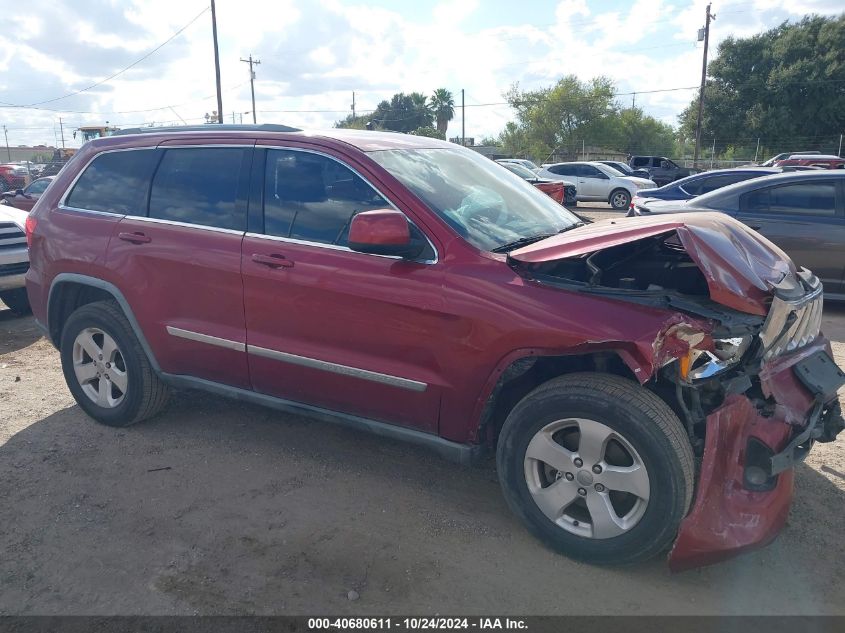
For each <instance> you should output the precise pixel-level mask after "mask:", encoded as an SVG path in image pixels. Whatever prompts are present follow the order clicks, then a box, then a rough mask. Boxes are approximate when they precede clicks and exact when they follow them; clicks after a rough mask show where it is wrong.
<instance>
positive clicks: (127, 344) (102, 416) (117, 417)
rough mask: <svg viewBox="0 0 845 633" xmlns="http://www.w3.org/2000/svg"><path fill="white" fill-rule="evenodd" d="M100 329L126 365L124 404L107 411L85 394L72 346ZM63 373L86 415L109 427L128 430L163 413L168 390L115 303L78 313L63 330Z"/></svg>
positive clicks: (99, 303)
mask: <svg viewBox="0 0 845 633" xmlns="http://www.w3.org/2000/svg"><path fill="white" fill-rule="evenodd" d="M86 328H97V329H99V330H101V331H102V332H104V333H106V334H108V335H109V336H111V337H112V339H114V341H115V342H116V343H117V346H118V348H119V350H120V354H121V356H122V359H123V364H124V365H125V371H126V375H127V385H128V386H127V390H126V393H125V396H124V397H123V400H122V402H120V404H118V405H117V406H114V407H111V408H107V407H102V406H100V405H98V404H97V403H96V402H94V401H93V400H92V399H91V398H89V397H88V396H87V395H86V394H85V392H84V391H83V388H82V385H81V384H80V382H79V380H78V379H77V377H76V373H75V372H74V368H73V345H74V341H75V340H76V338H77V336H78V335H79V333H80V332H82V331H83V330H85V329H86ZM59 349H60V354H61V359H62V372H63V373H64V376H65V381H66V382H67V385H68V388H69V389H70V392H71V394H73V397H74V398H75V399H76V402H77V403H78V404H79V406H80V407H81V408H82V410H83V411H85V413H87V414H88V415H90V416H91V417H92V418H94V419H95V420H96V421H97V422H101V423H102V424H106V425H108V426H118V427H123V426H129V425H130V424H135V423H136V422H140V421H142V420H145V419H147V418H150V417H152V416H154V415H155V414H157V413H158V412H159V411H161V409H162V408H164V406H165V405H166V404H167V399H168V395H169V389H168V388H167V385H165V384H164V383H163V382H162V381H161V379H160V378H159V377H158V375H156V373H155V371H154V370H153V368H152V365H151V364H150V361H149V359H148V358H147V355H146V353H145V352H144V350H143V348H142V347H141V344H140V342H139V341H138V338H137V337H136V336H135V333H134V332H133V330H132V326H131V325H130V324H129V321H128V320H127V319H126V316H125V315H124V314H123V311H122V310H121V309H120V308H119V307H118V305H117V304H116V303H114V302H113V301H97V302H96V303H89V304H86V305H84V306H82V307H81V308H79V309H77V310H76V311H75V312H74V313H73V314H71V315H70V317H69V318H68V320H67V322H66V323H65V325H64V328H63V330H62V337H61V344H60V346H59Z"/></svg>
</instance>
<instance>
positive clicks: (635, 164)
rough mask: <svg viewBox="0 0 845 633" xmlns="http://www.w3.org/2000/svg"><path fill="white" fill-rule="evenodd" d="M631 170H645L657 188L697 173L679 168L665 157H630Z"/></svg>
mask: <svg viewBox="0 0 845 633" xmlns="http://www.w3.org/2000/svg"><path fill="white" fill-rule="evenodd" d="M628 165H630V167H631V169H645V170H646V171H648V173H649V177H650V178H651V179H652V180H653V181H654V182H655V183H656V184H657V186H658V187H662V186H663V185H667V184H669V183H670V182H675V181H676V180H680V179H681V178H686V177H687V176H692V175H693V174H697V173H699V171H698V170H697V169H691V168H689V167H680V166H678V165H677V164H676V163H675V162H674V161H672V160H669V159H668V158H666V157H665V156H631V158H630V159H629V160H628Z"/></svg>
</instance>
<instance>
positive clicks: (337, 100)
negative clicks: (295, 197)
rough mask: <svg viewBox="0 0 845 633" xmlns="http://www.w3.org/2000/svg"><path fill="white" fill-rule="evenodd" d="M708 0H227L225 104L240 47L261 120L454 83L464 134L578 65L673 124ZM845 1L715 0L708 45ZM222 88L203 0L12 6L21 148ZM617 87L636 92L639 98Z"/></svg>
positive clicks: (5, 67)
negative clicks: (509, 101)
mask: <svg viewBox="0 0 845 633" xmlns="http://www.w3.org/2000/svg"><path fill="white" fill-rule="evenodd" d="M705 6H706V1H702V0H636V1H634V0H628V1H624V0H523V1H522V2H517V1H515V0H401V1H400V0H394V1H391V0H369V1H359V0H217V19H218V34H219V40H220V63H221V75H222V84H223V110H224V113H225V118H226V121H227V122H231V121H232V113H233V112H234V113H236V114H235V117H236V119H237V120H240V116H241V115H243V120H244V122H247V121H251V116H252V115H251V114H244V113H246V112H249V111H250V110H251V104H250V95H249V81H248V80H249V74H248V68H247V64H244V63H241V62H240V61H239V59H240V58H241V57H246V56H247V55H249V54H250V53H252V54H253V55H254V56H255V57H256V58H258V59H260V60H261V65H260V66H257V67H256V73H257V80H256V84H255V91H256V109H257V111H258V112H257V116H258V121H259V122H260V123H261V122H264V123H271V122H278V123H286V124H290V125H295V126H298V127H309V128H320V127H328V126H331V125H332V123H333V122H334V121H336V120H338V119H341V118H343V117H344V116H345V115H346V114H348V113H349V111H350V105H351V103H352V92H353V91H354V92H355V94H356V106H357V110H358V112H359V113H360V112H366V111H367V110H371V109H373V108H375V106H376V104H377V103H378V102H379V101H380V100H382V99H385V98H389V97H390V96H391V95H392V94H393V93H394V92H399V91H404V92H410V91H415V90H416V91H420V92H424V93H426V94H430V93H431V91H432V90H434V89H435V88H438V87H445V88H448V89H449V90H451V91H452V92H453V93H454V95H455V97H456V101H457V103H458V104H459V103H460V91H461V88H463V89H464V90H465V94H466V104H467V108H466V132H467V136H475V137H481V136H484V135H495V134H497V133H498V132H499V131H500V130H501V128H502V126H503V125H504V124H505V123H506V122H507V121H508V120H510V119H511V116H512V113H511V111H510V109H509V108H508V107H507V105H503V104H502V103H501V102H502V101H503V98H502V93H503V92H504V91H505V90H507V88H508V87H509V86H510V85H511V84H513V83H515V82H519V84H520V86H521V87H522V88H526V89H527V88H537V87H543V86H549V85H551V84H553V83H554V82H555V81H556V80H557V79H558V78H559V77H560V76H562V75H564V74H569V73H574V74H576V75H578V76H579V77H580V78H582V79H589V78H591V77H594V76H596V75H600V74H604V75H608V76H610V77H611V78H612V79H613V80H614V81H615V82H616V85H617V89H618V92H619V93H631V92H636V91H641V93H640V94H637V95H636V104H637V105H638V106H640V107H642V108H643V109H644V110H645V111H646V112H647V113H649V114H652V115H654V116H656V117H658V118H660V119H662V120H664V121H666V122H667V123H670V124H674V123H675V122H676V117H677V114H678V113H679V112H680V111H681V110H682V109H683V107H684V106H685V105H686V104H687V103H688V102H689V100H690V98H691V97H692V96H693V95H694V92H695V91H694V90H690V89H688V88H689V87H690V86H696V85H697V84H698V82H699V78H700V72H701V44H700V43H697V42H696V31H697V29H698V28H699V27H701V26H703V20H704V9H705ZM842 9H843V5H842V0H721V1H719V0H714V2H713V9H712V10H713V12H714V13H715V14H716V22H715V23H714V24H713V27H712V39H711V45H713V44H716V45H717V44H718V42H719V41H720V40H721V39H723V38H725V37H727V36H729V35H734V36H745V35H750V34H753V33H757V32H760V31H763V30H765V29H768V28H771V27H773V26H776V25H777V24H779V23H781V22H782V21H784V20H787V19H789V20H795V19H798V18H800V17H801V16H803V15H805V14H807V13H819V14H826V15H829V14H835V13H839V12H841V11H842ZM180 30H181V32H180V33H179V34H178V35H176V36H175V37H173V36H174V34H175V33H177V32H179V31H180ZM169 38H172V39H170V41H169V42H167V43H166V44H164V45H163V46H161V47H160V48H158V50H154V49H156V48H157V47H159V46H160V45H161V44H162V43H164V42H165V41H167V40H168V39H169ZM152 51H154V52H152ZM142 58H143V59H142ZM139 60H140V61H139ZM136 62H137V63H136ZM133 64H134V65H133ZM130 66H131V68H129V69H128V70H125V72H121V71H124V69H126V68H127V67H130ZM116 73H120V74H117V76H114V77H113V78H111V77H112V76H113V75H115V74H116ZM104 80H106V81H104ZM670 89H671V90H670ZM649 91H651V92H649ZM658 91H659V92H658ZM214 95H215V84H214V64H213V49H212V39H211V14H210V11H209V10H208V3H207V2H206V0H180V1H179V2H174V1H173V0H123V1H120V0H112V1H109V0H73V1H71V0H49V1H47V0H29V1H28V2H27V3H26V9H25V11H21V12H18V13H7V14H6V15H5V17H4V28H3V29H2V32H0V124H5V125H6V127H7V128H8V137H9V144H10V145H12V146H16V145H23V144H35V143H45V144H49V145H53V144H56V142H57V139H58V135H59V118H60V117H61V119H62V121H63V125H64V130H65V142H66V144H67V145H68V146H77V145H78V144H79V142H78V140H74V139H73V137H72V133H73V130H74V129H75V128H76V127H78V126H80V125H92V124H104V123H105V122H106V121H108V122H109V123H110V124H112V125H118V126H123V127H129V126H136V125H147V124H150V123H155V124H163V123H165V124H180V123H182V122H183V121H185V122H188V123H200V122H202V121H203V120H204V115H205V113H207V112H211V111H212V110H214V109H215V108H216V98H215V96H214ZM619 99H620V101H622V102H624V103H630V102H631V100H632V95H630V94H624V95H620V97H619ZM19 106H27V107H19ZM460 123H461V122H460V113H458V114H457V116H456V118H455V120H454V121H452V123H451V124H450V127H449V134H450V135H457V134H460Z"/></svg>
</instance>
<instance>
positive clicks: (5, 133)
mask: <svg viewBox="0 0 845 633" xmlns="http://www.w3.org/2000/svg"><path fill="white" fill-rule="evenodd" d="M3 136H5V137H6V154H8V156H9V162H10V163H11V162H12V150H10V149H9V132H8V131H7V130H6V126H5V125H4V126H3Z"/></svg>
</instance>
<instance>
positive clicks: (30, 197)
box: [0, 176, 53, 211]
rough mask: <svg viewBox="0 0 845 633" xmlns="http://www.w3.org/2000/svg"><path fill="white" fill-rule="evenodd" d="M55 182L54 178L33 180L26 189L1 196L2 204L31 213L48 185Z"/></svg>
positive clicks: (0, 202)
mask: <svg viewBox="0 0 845 633" xmlns="http://www.w3.org/2000/svg"><path fill="white" fill-rule="evenodd" d="M52 180H53V176H47V177H46V178H39V179H38V180H33V181H32V182H31V183H29V184H28V185H27V186H26V187H25V188H24V189H17V190H16V191H7V192H5V193H2V194H0V204H7V205H9V206H10V207H15V208H17V209H22V210H24V211H29V210H31V209H32V207H34V206H35V202H36V201H37V200H38V198H40V197H41V194H42V193H44V191H46V189H47V185H49V184H50V181H52Z"/></svg>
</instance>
